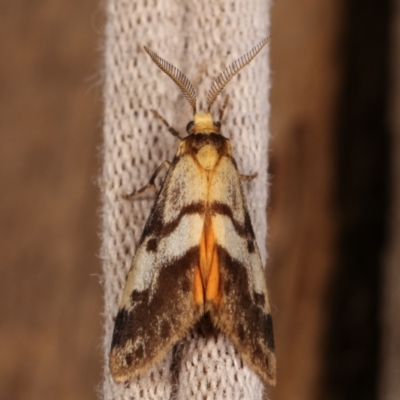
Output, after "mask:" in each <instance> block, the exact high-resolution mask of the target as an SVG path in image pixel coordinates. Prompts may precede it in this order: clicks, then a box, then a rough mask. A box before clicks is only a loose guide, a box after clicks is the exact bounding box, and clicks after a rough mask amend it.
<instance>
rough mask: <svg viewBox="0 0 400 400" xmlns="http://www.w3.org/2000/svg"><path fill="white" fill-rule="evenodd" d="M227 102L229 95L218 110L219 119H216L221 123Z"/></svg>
mask: <svg viewBox="0 0 400 400" xmlns="http://www.w3.org/2000/svg"><path fill="white" fill-rule="evenodd" d="M228 101H229V94H228V95H226V97H225V100H224V103H223V104H222V107H221V108H220V110H219V117H218V118H219V119H218V121H220V122H221V121H222V118H223V117H224V112H225V110H226V107H227V105H228Z"/></svg>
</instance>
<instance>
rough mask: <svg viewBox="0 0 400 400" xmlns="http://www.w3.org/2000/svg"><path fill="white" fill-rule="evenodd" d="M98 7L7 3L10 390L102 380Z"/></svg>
mask: <svg viewBox="0 0 400 400" xmlns="http://www.w3.org/2000/svg"><path fill="white" fill-rule="evenodd" d="M98 7H99V4H98V1H96V0H86V1H84V2H82V1H78V0H72V1H62V0H45V1H34V2H32V1H30V0H24V1H21V0H17V1H2V2H1V3H0V37H1V39H0V40H1V42H0V46H1V48H0V53H1V62H0V160H1V169H0V187H1V196H0V230H1V231H0V236H1V240H0V254H1V262H0V264H1V267H0V271H1V277H0V304H1V307H0V320H1V327H0V354H1V356H0V393H1V395H0V397H1V398H3V399H8V400H14V399H24V400H29V399H35V400H36V399H37V400H39V399H40V400H41V399H58V400H61V399H65V400H67V399H95V398H96V393H95V391H94V388H95V385H97V384H98V383H99V382H100V380H101V350H100V346H101V333H102V328H101V312H102V290H101V284H100V283H99V281H100V277H99V275H100V273H101V272H100V271H101V269H100V260H99V258H98V256H97V255H98V254H99V238H98V232H99V222H98V221H99V219H98V210H99V201H98V199H99V194H98V190H97V187H96V184H95V182H96V179H97V174H98V171H99V163H98V162H99V161H98V157H97V152H98V146H99V144H100V140H101V138H100V135H101V130H100V129H101V88H100V87H94V85H95V84H96V80H97V82H98V80H99V72H98V70H99V65H100V63H99V59H100V53H99V52H98V49H99V42H100V36H99V33H97V32H96V31H95V24H96V23H97V22H98V21H97V19H96V18H97V15H98ZM100 29H101V24H100Z"/></svg>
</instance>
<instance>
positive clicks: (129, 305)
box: [110, 39, 276, 384]
mask: <svg viewBox="0 0 400 400" xmlns="http://www.w3.org/2000/svg"><path fill="white" fill-rule="evenodd" d="M267 41H268V40H267V39H264V40H263V41H262V42H261V43H260V44H259V45H257V46H256V47H255V48H254V49H252V50H251V51H250V52H249V53H247V54H246V55H245V56H243V57H241V58H240V59H239V60H237V61H236V62H235V63H233V64H232V65H231V66H230V67H228V69H227V70H226V71H224V72H223V73H222V74H221V75H220V76H219V77H218V78H217V79H216V81H215V82H214V84H213V86H212V88H211V90H210V93H209V96H208V104H209V108H210V107H211V105H212V104H213V102H214V101H215V99H216V97H217V96H218V94H219V93H220V92H221V91H222V89H223V88H224V87H225V85H226V84H227V83H228V82H229V81H230V80H231V79H232V77H233V76H234V75H235V74H237V72H238V71H239V70H241V69H242V68H243V67H244V66H245V65H247V64H248V63H249V62H250V61H251V60H252V59H253V58H254V57H255V56H256V55H257V54H258V53H259V52H260V50H261V49H262V48H263V47H264V46H265V45H266V43H267ZM145 50H146V51H147V53H148V54H149V55H150V57H151V58H152V60H153V61H154V62H155V63H156V64H157V66H159V67H160V68H161V69H162V70H163V71H164V72H165V73H166V74H167V75H168V76H170V77H171V79H173V80H174V82H175V83H176V84H177V85H178V86H179V88H180V89H181V90H182V92H183V94H184V95H185V97H186V98H187V99H188V101H189V103H190V104H191V106H192V109H193V112H194V117H193V121H192V122H190V123H189V124H188V126H187V133H188V136H187V137H185V138H183V139H182V141H181V142H180V144H179V147H178V151H177V154H176V156H175V158H174V160H173V161H172V163H171V165H170V168H169V170H168V172H167V174H166V177H165V180H164V182H163V185H162V188H161V190H160V192H159V194H158V197H157V199H156V201H155V204H154V206H153V208H152V210H151V213H150V216H149V219H148V221H147V223H146V225H145V228H144V231H143V234H142V237H141V239H140V242H139V246H138V249H137V252H136V254H135V256H134V258H133V262H132V267H131V270H130V272H129V274H128V279H127V284H126V287H125V290H124V293H123V296H122V301H121V305H120V308H119V311H118V314H117V317H116V322H115V328H114V334H113V340H112V345H111V353H110V370H111V373H112V375H113V377H114V379H115V380H116V381H117V382H123V381H125V380H128V379H131V378H132V377H134V376H136V375H138V374H140V373H143V372H145V371H147V370H148V369H149V368H150V367H151V366H153V365H154V364H155V363H157V362H158V361H159V360H161V359H162V358H163V357H165V355H166V354H167V353H168V352H169V351H170V350H171V349H172V347H173V345H174V344H175V343H176V342H178V341H179V340H181V339H183V338H184V337H185V335H186V334H187V333H188V331H189V330H190V329H192V328H193V327H194V326H195V325H196V323H197V322H198V321H199V320H200V319H202V318H205V319H210V320H211V322H212V324H213V326H214V329H216V330H220V331H221V332H222V333H224V334H225V335H226V336H227V337H228V338H229V339H231V341H232V342H233V344H234V346H235V347H236V349H237V350H238V352H239V354H240V355H241V356H242V358H243V360H244V362H245V363H247V365H248V366H249V367H250V368H252V369H253V370H254V371H255V372H256V373H257V374H258V375H259V376H260V378H261V379H262V380H263V381H264V382H265V383H270V384H275V379H276V366H275V354H274V340H273V331H272V318H271V313H270V306H269V303H268V293H267V288H266V283H265V279H264V271H263V267H262V262H261V257H260V253H259V250H258V246H257V243H256V240H255V236H254V232H253V228H252V225H251V222H250V217H249V213H248V210H247V206H246V201H245V198H244V195H243V189H242V186H241V175H240V174H239V172H238V170H237V166H236V162H235V160H234V158H233V154H232V147H231V144H230V142H229V140H228V139H227V138H225V137H224V136H222V135H221V133H220V123H219V122H214V121H213V119H212V116H211V114H210V113H205V114H200V113H196V94H195V91H194V89H193V86H192V85H191V83H190V82H189V80H188V79H187V78H186V77H185V76H184V75H183V74H182V73H181V72H180V71H179V70H177V69H176V68H175V67H173V66H172V65H171V64H169V63H168V62H166V61H165V60H163V59H162V58H161V57H159V56H158V55H157V54H156V53H154V52H153V51H152V50H150V49H148V48H145ZM164 122H165V121H164ZM165 124H166V125H167V123H166V122H165ZM170 131H171V130H170ZM172 132H173V134H174V135H175V136H176V131H174V130H172ZM152 179H153V178H152Z"/></svg>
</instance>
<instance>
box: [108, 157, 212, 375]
mask: <svg viewBox="0 0 400 400" xmlns="http://www.w3.org/2000/svg"><path fill="white" fill-rule="evenodd" d="M206 193H207V180H206V177H205V175H203V174H200V173H199V168H198V166H197V165H196V163H195V161H194V159H193V158H192V157H191V156H188V155H185V156H180V157H179V156H177V157H176V158H175V160H174V161H173V163H172V165H171V167H170V169H169V171H168V173H167V176H166V178H165V181H164V184H163V187H162V189H161V191H160V194H159V196H158V198H157V200H156V202H155V204H154V206H153V209H152V211H151V214H150V217H149V219H148V221H147V223H146V226H145V228H144V231H143V234H142V237H141V240H140V242H139V246H138V249H137V252H136V254H135V256H134V259H133V261H132V267H131V270H130V272H129V274H128V279H127V283H126V286H125V289H124V293H123V296H122V301H121V305H120V308H119V311H118V314H117V317H116V321H115V327H114V333H113V339H112V345H111V353H110V370H111V373H112V375H113V377H114V379H115V380H116V381H118V382H123V381H126V380H128V379H130V378H132V377H133V376H135V375H137V374H139V373H141V372H144V371H146V370H147V369H148V368H150V367H151V366H152V365H154V364H155V363H156V362H157V361H159V360H161V359H162V358H163V357H164V356H165V355H166V353H167V352H168V351H169V350H171V348H172V346H173V345H174V344H175V343H176V342H177V341H178V340H180V339H182V338H183V337H184V336H185V334H186V333H187V332H188V330H189V329H190V328H191V327H192V326H193V325H194V324H195V322H196V321H197V319H198V317H199V314H200V313H201V312H202V310H199V307H198V306H197V307H196V305H195V303H194V298H193V287H194V282H193V279H194V270H195V268H196V267H197V266H198V260H199V243H200V238H201V234H202V231H203V225H204V218H205V217H204V210H205V203H204V201H205V200H204V199H205V198H206Z"/></svg>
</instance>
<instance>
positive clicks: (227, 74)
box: [207, 37, 269, 112]
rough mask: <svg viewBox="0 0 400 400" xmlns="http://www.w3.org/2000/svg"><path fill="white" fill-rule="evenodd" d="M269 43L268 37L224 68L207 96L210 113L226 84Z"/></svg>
mask: <svg viewBox="0 0 400 400" xmlns="http://www.w3.org/2000/svg"><path fill="white" fill-rule="evenodd" d="M268 42H269V37H268V38H265V39H264V40H262V41H261V42H260V43H258V45H257V46H255V47H253V48H252V49H251V50H250V51H249V52H248V53H246V54H245V55H244V56H242V57H240V58H239V59H237V60H236V61H234V62H233V63H232V64H231V65H229V67H228V68H225V69H224V71H222V73H221V74H220V75H218V77H217V78H216V79H215V80H214V82H213V84H212V85H211V89H210V91H209V92H208V95H207V104H208V111H209V112H210V109H211V106H212V105H213V104H214V101H215V99H216V98H217V97H218V95H219V94H220V93H221V92H222V90H223V89H224V87H225V86H226V85H227V84H228V82H229V81H230V80H231V79H232V78H233V77H234V76H235V75H236V74H237V73H238V72H239V71H240V70H242V69H243V68H244V67H245V66H246V65H247V64H249V63H250V62H251V61H252V60H253V59H254V57H255V56H256V55H257V54H258V53H259V52H260V51H261V50H262V49H263V47H264V46H265V45H266V44H267V43H268Z"/></svg>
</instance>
